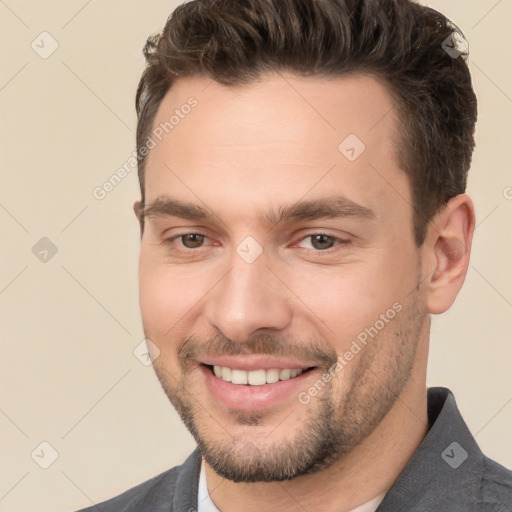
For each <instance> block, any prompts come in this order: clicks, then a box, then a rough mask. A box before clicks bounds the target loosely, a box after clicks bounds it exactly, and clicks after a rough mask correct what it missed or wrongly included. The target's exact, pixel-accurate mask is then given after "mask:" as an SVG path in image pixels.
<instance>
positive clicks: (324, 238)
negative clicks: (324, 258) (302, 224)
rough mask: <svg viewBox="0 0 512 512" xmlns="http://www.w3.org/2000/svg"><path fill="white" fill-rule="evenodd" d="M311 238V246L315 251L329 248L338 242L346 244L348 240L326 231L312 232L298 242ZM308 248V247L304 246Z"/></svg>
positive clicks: (338, 243)
mask: <svg viewBox="0 0 512 512" xmlns="http://www.w3.org/2000/svg"><path fill="white" fill-rule="evenodd" d="M308 239H310V240H311V246H312V247H313V249H315V250H317V251H326V250H328V249H331V248H332V247H334V246H336V245H340V244H348V243H349V241H348V240H343V239H341V238H338V237H336V236H331V235H328V234H326V233H313V234H311V235H307V236H305V237H304V238H303V239H302V240H301V242H300V243H303V242H304V241H305V240H308ZM306 248H307V249H309V247H306Z"/></svg>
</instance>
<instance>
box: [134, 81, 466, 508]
mask: <svg viewBox="0 0 512 512" xmlns="http://www.w3.org/2000/svg"><path fill="white" fill-rule="evenodd" d="M190 96H194V97H195V98H196V99H197V101H198V105H197V107H196V108H195V109H194V110H192V111H191V113H190V114H189V115H188V116H187V117H185V118H184V119H182V120H180V123H179V124H178V125H176V126H175V127H174V128H173V129H172V131H170V132H169V134H168V135H166V136H165V137H164V138H163V139H162V141H161V142H159V143H158V144H157V146H156V147H155V148H154V149H152V150H151V152H150V154H149V156H148V160H147V164H146V177H145V190H146V205H145V207H146V215H145V219H144V230H143V236H142V244H141V254H140V268H139V281H140V305H141V311H142V318H143V324H144V331H145V335H146V337H147V338H148V339H150V340H151V342H152V343H153V344H154V345H156V347H158V349H159V351H160V353H159V356H158V357H157V358H156V359H155V361H154V368H155V371H156V373H157V376H158V378H159V380H160V382H161V384H162V386H163V388H164V390H165V392H166V394H167V395H168V396H169V398H170V400H171V402H172V403H173V405H174V406H175V407H176V409H177V410H178V412H179V413H180V415H181V417H182V419H183V420H184V422H185V424H186V425H187V427H188V428H189V430H190V431H191V432H192V434H193V435H194V437H195V438H196V441H197V442H198V444H199V446H200V448H201V452H202V454H203V458H204V460H205V462H206V474H207V480H208V487H209V489H210V493H211V495H212V499H213V500H214V502H215V504H216V505H217V507H219V508H220V509H221V510H223V512H224V511H231V510H256V509H258V510H261V507H262V506H263V505H264V506H265V508H267V509H268V510H278V509H280V510H282V508H283V507H286V510H295V509H296V510H302V509H303V508H302V507H305V508H306V509H307V510H320V508H321V510H323V511H326V510H327V511H328V510H338V511H343V510H350V509H351V508H354V507H355V506H358V505H360V504H362V503H364V502H366V501H368V500H370V499H372V498H373V497H375V496H376V495H378V494H379V493H381V492H384V491H386V490H387V489H388V488H389V487H390V486H391V485H392V483H393V481H394V480H395V479H396V477H397V476H398V474H399V473H400V471H401V470H402V469H403V467H404V466H405V464H406V463H407V461H408V459H409V458H410V457H411V456H412V454H413V453H414V451H415V449H416V448H417V446H418V444H419V443H420V442H421V440H422V438H423V437H424V435H425V433H426V431H427V429H428V424H427V415H426V384H425V372H426V361H427V353H428V336H429V326H430V317H429V313H441V312H443V311H445V310H446V309H447V308H448V307H450V305H451V304H452V302H453V300H454V299H455V297H456V295H457V293H458V291H459V289H460V287H461V286H462V283H463V281H464V276H465V272H466V270H467V264H468V258H469V249H470V246H471V237H472V231H473V229H474V212H473V206H472V203H471V200H470V199H469V197H468V196H466V195H465V194H464V195H460V196H457V197H456V198H454V199H453V200H452V201H451V202H450V203H449V204H448V205H447V206H446V207H444V208H443V209H442V210H441V211H440V213H439V214H438V215H437V216H436V218H435V219H434V221H433V223H432V224H431V225H430V227H429V231H428V235H427V239H426V242H425V244H424V245H423V246H422V247H421V248H417V247H416V246H415V244H414V238H413V229H412V207H411V203H412V198H411V192H410V187H409V182H408V179H407V176H406V174H405V173H404V171H403V170H401V169H400V168H399V166H398V164H397V158H396V155H395V153H394V148H395V144H394V142H395V134H396V131H397V129H398V127H399V123H398V122H397V119H396V118H395V116H394V111H393V108H392V106H393V100H392V99H391V97H390V95H389V94H388V92H387V90H386V88H385V87H384V86H383V85H382V84H380V83H379V82H378V81H377V80H375V79H374V78H371V77H368V76H352V77H342V78H336V79H331V80H327V79H325V78H311V77H310V78H299V77H296V76H293V75H283V76H280V75H275V76H267V77H264V78H263V79H262V80H261V81H260V82H258V83H257V84H253V85H251V86H244V87H237V88H232V87H231V88H230V87H225V86H222V85H220V84H218V83H216V82H212V81H211V80H209V79H207V78H201V77H193V78H182V79H180V80H178V81H177V82H176V83H175V84H174V85H173V87H172V88H171V90H170V91H169V92H168V94H167V95H166V97H165V98H164V101H163V102H162V104H161V106H160V109H159V111H158V113H157V117H156V120H155V124H154V126H158V125H159V124H160V123H164V122H166V121H167V120H168V119H169V116H170V115H171V114H172V113H173V112H174V111H175V109H176V108H180V106H181V105H183V104H185V103H186V102H187V99H188V98H189V97H190ZM349 134H356V135H357V137H358V138H359V139H360V140H361V141H363V143H364V144H365V146H366V148H365V150H364V151H363V152H362V154H361V155H360V156H359V157H358V158H357V159H356V160H355V161H349V160H348V159H347V158H346V157H345V156H344V155H343V154H342V153H341V152H340V151H339V150H338V146H339V144H340V143H341V142H342V141H343V140H344V139H345V138H346V137H347V136H348V135H349ZM335 196H343V197H344V198H346V199H348V200H349V201H351V202H352V203H355V204H357V205H359V206H362V207H363V208H364V209H365V210H364V214H362V213H361V210H362V209H357V208H356V207H354V206H353V205H352V208H351V209H349V213H350V215H344V216H339V217H318V218H314V219H313V218H306V217H307V216H305V215H302V217H297V218H293V219H284V220H282V221H281V222H278V223H276V222H275V220H276V218H275V217H276V215H277V214H278V213H279V212H280V211H282V210H283V209H286V208H288V207H290V206H293V205H296V204H297V203H302V202H306V201H307V202H317V203H318V204H320V205H326V204H330V200H331V199H332V198H333V197H335ZM170 199H172V200H174V201H179V202H183V203H189V204H191V205H196V206H197V207H200V208H202V209H204V210H211V212H212V215H210V216H209V217H207V218H186V217H182V216H178V215H177V214H173V215H170V214H169V213H170V206H169V203H168V201H169V200H170ZM369 210H370V211H371V212H372V213H368V211H369ZM135 211H136V213H137V214H138V216H139V218H140V214H141V205H140V204H139V203H136V205H135ZM174 211H175V210H174ZM345 211H347V210H345ZM271 212H272V213H271ZM272 215H273V216H274V218H273V221H272V222H270V220H271V219H269V218H268V217H271V216H272ZM265 216H266V217H267V218H266V220H265ZM191 233H192V234H193V233H200V234H201V235H200V236H191V237H190V236H189V237H188V238H187V237H185V236H184V235H186V234H191ZM322 234H323V235H326V236H324V237H322V236H318V235H322ZM315 235H316V236H315ZM247 237H252V239H249V241H248V240H247ZM237 249H238V250H237ZM256 249H261V250H262V253H261V254H260V255H259V256H258V257H257V258H256V259H255V260H254V261H250V262H248V259H247V258H244V257H243V256H244V255H245V254H248V255H249V256H252V255H254V254H255V252H254V251H255V250H256ZM244 251H245V252H244ZM390 310H393V311H394V312H395V314H394V315H393V317H392V318H390V317H391V314H390V313H387V312H389V311H390ZM381 315H384V317H385V319H384V320H386V321H385V322H384V321H383V320H381V322H380V323H379V324H377V323H376V322H377V321H378V320H379V319H382V318H383V317H382V316H381ZM381 324H383V327H382V328H381V327H380V326H381ZM377 325H378V326H379V327H378V328H377V329H376V330H377V331H378V332H377V333H376V334H375V331H373V332H374V335H373V336H371V337H370V336H367V343H366V345H363V344H362V343H361V342H360V341H359V342H358V345H359V347H360V350H359V351H357V353H355V354H353V357H352V358H350V360H348V359H349V357H347V356H346V353H347V351H350V349H351V347H353V346H354V345H353V342H354V341H355V340H357V339H358V335H359V336H361V333H363V332H368V331H365V329H369V328H371V327H372V326H373V327H374V328H375V326H377ZM359 339H360V338H359ZM337 360H340V361H344V364H343V366H342V368H341V370H339V371H334V372H332V378H331V379H329V381H328V382H324V385H323V386H322V387H321V389H319V390H317V392H316V393H314V392H313V394H314V396H313V395H312V394H311V392H310V389H311V387H312V386H313V385H315V383H318V382H319V380H320V381H322V376H325V374H326V372H328V371H329V369H330V368H331V370H332V368H334V365H335V364H336V361H337ZM213 362H217V363H218V364H220V365H221V366H229V367H231V368H241V369H243V368H246V369H257V368H304V369H306V368H312V369H309V371H306V372H305V373H303V374H302V375H300V376H299V377H296V379H297V381H295V382H292V381H293V379H292V380H290V381H285V383H286V386H287V387H286V386H283V384H284V383H276V384H266V385H264V386H251V387H250V388H251V391H248V388H249V386H247V385H246V386H243V385H236V384H228V383H222V382H221V383H220V384H221V387H217V384H219V381H220V379H218V377H214V376H213V375H212V374H211V372H210V370H209V368H207V366H206V365H205V364H203V363H206V364H212V363H213ZM247 365H249V366H247ZM338 368H339V367H338ZM274 386H275V387H274ZM277 386H281V388H282V389H283V390H284V391H282V392H281V393H280V395H279V396H274V397H272V396H271V394H272V393H273V391H272V388H273V387H274V388H273V389H274V390H275V389H277ZM266 390H270V391H268V392H267V391H266ZM249 393H251V394H250V395H249ZM301 393H302V394H301ZM305 395H308V396H309V398H310V399H309V401H307V403H304V402H305V401H304V399H302V400H299V396H302V397H304V396H305ZM237 397H238V398H237ZM235 482H242V483H235ZM368 482H371V484H369V483H368ZM213 489H215V491H213ZM319 496H321V498H322V501H321V507H320V508H318V507H319V506H320V504H319V501H318V500H319Z"/></svg>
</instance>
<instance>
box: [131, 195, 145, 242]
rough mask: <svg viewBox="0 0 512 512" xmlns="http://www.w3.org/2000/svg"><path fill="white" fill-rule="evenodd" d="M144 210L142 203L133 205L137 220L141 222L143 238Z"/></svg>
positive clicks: (137, 202) (136, 202) (138, 202)
mask: <svg viewBox="0 0 512 512" xmlns="http://www.w3.org/2000/svg"><path fill="white" fill-rule="evenodd" d="M143 210H144V206H143V204H142V201H135V203H133V211H134V212H135V216H136V217H137V220H138V221H139V225H140V236H141V237H142V233H143V232H144V217H143V215H142V213H143Z"/></svg>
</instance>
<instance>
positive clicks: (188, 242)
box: [180, 233, 205, 249]
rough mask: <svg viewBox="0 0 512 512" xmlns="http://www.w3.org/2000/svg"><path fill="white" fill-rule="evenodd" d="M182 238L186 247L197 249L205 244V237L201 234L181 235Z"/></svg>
mask: <svg viewBox="0 0 512 512" xmlns="http://www.w3.org/2000/svg"><path fill="white" fill-rule="evenodd" d="M180 238H181V243H182V244H183V246H184V247H186V248H187V249H195V248H197V247H200V246H201V245H202V244H203V242H204V238H205V236H204V235H201V234H199V233H187V234H186V235H181V236H180Z"/></svg>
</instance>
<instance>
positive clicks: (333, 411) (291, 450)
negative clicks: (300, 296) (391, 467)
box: [154, 285, 425, 483]
mask: <svg viewBox="0 0 512 512" xmlns="http://www.w3.org/2000/svg"><path fill="white" fill-rule="evenodd" d="M411 295H412V299H411V300H410V301H409V302H408V304H405V305H404V307H403V310H402V311H401V312H400V313H399V314H398V315H397V317H395V319H394V320H393V321H392V322H391V323H390V325H388V326H386V328H385V329H384V330H383V332H381V333H379V335H377V336H376V337H375V338H374V339H372V340H370V341H369V342H368V345H367V346H366V347H364V348H363V349H362V350H361V352H360V353H359V356H360V362H359V364H358V366H357V367H356V368H355V369H354V371H353V372H352V373H351V379H350V382H349V383H347V384H346V387H345V391H344V393H343V396H342V398H341V399H337V400H336V402H337V403H336V402H335V396H334V390H333V385H332V381H331V382H329V383H328V384H327V385H326V387H325V388H324V389H323V391H322V393H321V394H320V395H319V396H317V397H315V398H312V399H311V401H310V402H309V403H308V404H307V405H302V404H299V403H297V404H296V405H295V406H294V407H307V408H308V409H307V416H306V419H305V420H304V422H303V424H301V425H300V426H299V427H298V428H297V429H296V430H295V432H293V433H291V434H290V432H289V431H288V432H286V435H283V434H282V435H281V438H280V439H279V440H278V441H272V438H273V439H276V438H278V436H273V435H272V436H270V435H269V436H268V437H267V435H266V434H262V431H263V430H264V431H265V432H267V431H269V430H272V428H275V426H274V427H272V426H268V425H267V424H266V422H265V414H264V413H257V412H241V411H238V412H237V413H233V423H235V424H236V425H243V426H244V429H243V430H244V431H245V433H244V434H243V435H237V434H234V435H231V434H229V430H230V428H229V427H230V426H231V425H228V426H227V427H225V426H224V425H223V423H225V420H222V422H221V421H217V420H216V418H214V417H212V416H211V415H210V414H209V412H206V411H205V410H204V408H203V406H202V405H201V404H200V403H199V401H198V398H197V397H196V396H192V395H191V394H190V393H189V392H188V391H187V390H189V389H197V385H196V386H195V387H194V384H198V383H197V382H195V383H192V382H191V380H193V379H192V378H191V376H192V374H193V372H190V371H184V372H183V373H182V376H181V378H180V380H179V381H178V382H177V381H176V380H175V379H174V378H171V376H170V375H169V374H168V372H167V371H166V370H165V368H164V367H163V366H162V365H161V364H159V360H156V361H155V362H154V369H155V372H156V375H157V377H158V379H159V380H160V383H161V385H162V388H163V390H164V391H165V393H166V395H167V396H168V398H169V399H170V401H171V403H172V404H173V406H174V407H175V408H176V410H177V412H178V413H179V415H180V416H181V419H182V420H183V422H184V424H185V425H186V427H187V428H188V430H189V431H190V433H191V434H192V436H193V437H194V439H195V440H196V442H197V444H198V447H199V450H200V452H201V455H202V457H203V458H204V459H205V461H206V462H207V463H208V465H209V466H210V467H212V468H213V469H214V470H215V471H216V473H217V474H219V475H220V476H221V477H223V478H226V479H229V480H231V481H233V482H245V483H255V482H276V481H284V480H290V479H293V478H296V477H297V476H300V475H307V474H312V473H316V472H319V471H321V470H323V469H325V468H327V467H329V466H331V465H332V464H333V463H334V462H336V461H338V460H340V459H342V458H343V457H344V456H345V455H346V454H348V453H349V452H350V451H351V450H352V449H353V448H354V447H356V446H357V445H358V444H360V443H361V442H362V441H363V440H364V439H365V438H366V437H367V436H368V435H369V434H371V433H372V432H373V431H374V429H375V428H376V427H377V426H378V425H379V424H380V422H381V421H382V419H383V418H384V417H385V416H386V414H387V413H388V412H389V411H390V409H391V408H392V407H393V405H394V404H395V403H396V401H397V400H398V399H399V396H400V394H401V393H402V391H403V389H404V388H405V386H406V384H407V382H408V380H409V378H410V376H411V370H412V368H413V365H414V361H415V356H416V349H417V346H418V343H419V340H420V336H421V332H422V326H423V323H424V321H425V315H424V313H423V312H422V311H421V309H420V305H421V293H420V289H419V285H418V287H417V288H416V289H415V290H414V291H413V292H411ZM395 321H396V323H394V322H395ZM386 334H387V335H386ZM389 344H394V345H393V346H394V351H393V353H391V354H389V355H388V356H387V357H386V364H387V367H386V368H385V369H384V370H383V371H379V370H378V365H375V364H374V363H377V362H378V359H379V357H377V356H378V355H379V353H378V347H379V345H380V346H386V345H387V347H388V349H389V346H390V345H389ZM262 346H263V345H262ZM265 346H267V345H265ZM268 351H270V349H269V350H268ZM380 355H381V356H382V353H381V354H380ZM356 357H357V356H356ZM354 363H355V364H357V363H356V361H355V360H353V362H350V363H349V364H354ZM327 368H328V367H326V369H327ZM343 371H344V370H343V369H342V370H341V372H342V373H343ZM292 414H293V413H292ZM283 416H285V414H283ZM262 424H263V425H265V428H262ZM246 427H247V428H249V427H254V428H255V429H259V431H258V433H257V434H255V435H254V436H253V437H250V435H248V434H247V428H246ZM226 430H227V431H228V433H226ZM231 430H235V429H233V428H232V427H231ZM214 431H218V432H219V433H220V436H219V435H217V437H216V436H215V435H212V432H214ZM278 431H279V429H277V432H278Z"/></svg>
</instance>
